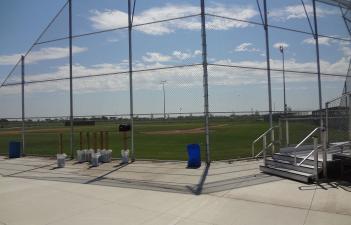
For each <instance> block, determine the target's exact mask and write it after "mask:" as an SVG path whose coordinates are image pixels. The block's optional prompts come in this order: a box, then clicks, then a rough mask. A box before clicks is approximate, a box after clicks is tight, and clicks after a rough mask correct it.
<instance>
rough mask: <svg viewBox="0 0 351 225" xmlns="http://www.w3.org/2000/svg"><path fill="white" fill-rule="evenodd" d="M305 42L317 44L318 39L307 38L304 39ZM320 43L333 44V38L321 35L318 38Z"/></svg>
mask: <svg viewBox="0 0 351 225" xmlns="http://www.w3.org/2000/svg"><path fill="white" fill-rule="evenodd" d="M303 43H304V44H310V45H315V44H316V41H315V39H314V38H312V37H311V38H307V39H305V40H303ZM318 43H319V44H320V45H328V46H329V45H331V44H332V43H333V40H332V39H331V38H327V37H319V38H318Z"/></svg>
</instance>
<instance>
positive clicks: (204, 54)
mask: <svg viewBox="0 0 351 225" xmlns="http://www.w3.org/2000/svg"><path fill="white" fill-rule="evenodd" d="M200 1H201V38H202V67H203V73H204V74H203V85H204V114H205V141H206V143H205V144H206V163H207V164H210V163H211V157H210V137H209V135H210V134H209V124H208V123H209V121H208V120H209V119H208V117H209V106H208V70H207V40H206V17H205V0H200Z"/></svg>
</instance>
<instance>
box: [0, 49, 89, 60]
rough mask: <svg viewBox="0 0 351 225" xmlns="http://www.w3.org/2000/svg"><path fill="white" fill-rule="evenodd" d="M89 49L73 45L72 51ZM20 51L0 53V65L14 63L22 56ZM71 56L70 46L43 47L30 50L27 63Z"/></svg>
mask: <svg viewBox="0 0 351 225" xmlns="http://www.w3.org/2000/svg"><path fill="white" fill-rule="evenodd" d="M85 51H87V48H82V47H78V46H73V47H72V53H73V54H75V53H81V52H85ZM21 55H22V54H20V53H17V54H12V55H0V65H14V64H16V63H17V62H18V60H19V59H20V58H21ZM68 56H69V48H62V47H48V48H41V49H39V50H37V51H32V52H30V53H29V54H28V55H27V56H26V58H25V61H26V63H29V64H30V63H37V62H40V61H44V60H53V59H61V58H66V57H68Z"/></svg>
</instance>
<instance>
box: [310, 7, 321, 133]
mask: <svg viewBox="0 0 351 225" xmlns="http://www.w3.org/2000/svg"><path fill="white" fill-rule="evenodd" d="M312 3H313V19H314V39H315V42H316V58H317V74H318V97H319V112H320V127H323V115H322V110H323V105H322V85H321V66H320V58H319V40H318V23H317V10H316V0H312Z"/></svg>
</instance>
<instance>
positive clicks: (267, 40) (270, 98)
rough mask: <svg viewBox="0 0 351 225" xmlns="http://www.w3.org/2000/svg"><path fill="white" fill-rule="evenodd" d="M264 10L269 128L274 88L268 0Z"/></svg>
mask: <svg viewBox="0 0 351 225" xmlns="http://www.w3.org/2000/svg"><path fill="white" fill-rule="evenodd" d="M263 12H264V31H265V41H266V59H267V79H268V102H269V128H272V127H273V116H272V88H271V64H270V54H269V34H268V16H267V0H263Z"/></svg>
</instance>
